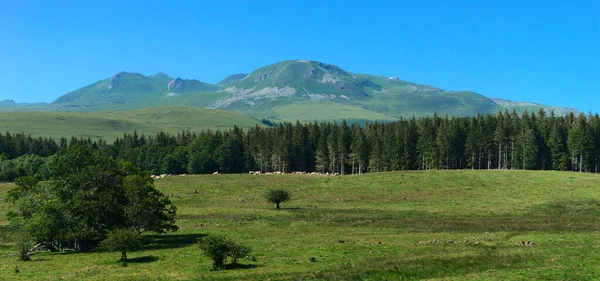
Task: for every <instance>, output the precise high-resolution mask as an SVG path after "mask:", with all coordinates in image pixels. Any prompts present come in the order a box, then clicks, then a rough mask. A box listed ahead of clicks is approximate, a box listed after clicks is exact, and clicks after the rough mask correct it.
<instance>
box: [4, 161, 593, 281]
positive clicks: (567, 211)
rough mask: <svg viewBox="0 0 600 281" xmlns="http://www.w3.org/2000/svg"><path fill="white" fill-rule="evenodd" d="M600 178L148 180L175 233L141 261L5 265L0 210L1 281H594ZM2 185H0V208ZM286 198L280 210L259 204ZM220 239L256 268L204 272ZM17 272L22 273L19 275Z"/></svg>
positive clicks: (8, 241)
mask: <svg viewBox="0 0 600 281" xmlns="http://www.w3.org/2000/svg"><path fill="white" fill-rule="evenodd" d="M599 180H600V176H598V175H595V174H586V173H572V172H544V171H470V170H462V171H411V172H391V173H373V174H363V175H348V176H342V177H324V176H311V175H201V176H190V175H188V176H170V177H165V178H160V179H156V180H155V185H156V187H157V188H158V189H159V190H161V191H162V192H163V193H165V194H167V195H169V196H170V197H171V199H172V200H173V202H174V204H175V205H176V206H177V207H178V222H177V224H178V225H179V227H180V230H179V231H178V232H175V233H169V234H166V235H152V234H148V235H145V245H144V249H143V250H141V251H138V252H131V253H128V256H129V257H130V259H131V261H130V262H129V264H128V266H127V267H122V266H121V265H120V264H119V263H118V262H117V261H118V259H119V258H120V253H115V252H112V253H111V252H90V253H78V252H64V253H49V252H47V253H41V254H38V255H35V256H33V257H32V261H30V262H19V261H17V259H16V257H10V256H9V254H10V253H11V252H13V248H14V241H15V237H14V235H12V233H11V232H10V228H9V227H8V222H7V221H6V218H5V214H6V213H7V212H8V211H9V210H10V205H9V204H8V203H7V202H6V201H5V200H4V199H2V200H0V276H1V277H0V279H2V280H5V279H6V280H414V279H428V280H592V279H598V278H600V267H598V260H600V241H599V239H600V232H599V230H600V183H599V182H600V181H599ZM11 187H12V184H0V197H2V198H4V197H5V195H6V193H7V191H8V190H9V189H10V188H11ZM272 188H283V189H286V190H288V191H289V192H290V193H291V195H292V200H291V201H290V202H285V203H282V204H281V208H282V209H281V210H276V209H275V205H274V204H270V203H267V202H266V201H265V200H264V198H263V194H264V193H265V191H266V190H268V189H272ZM213 233H215V234H216V233H219V234H224V235H225V236H227V237H230V238H232V239H233V240H235V241H236V242H240V243H243V244H245V245H248V246H250V247H252V249H253V252H252V254H251V255H253V256H255V257H256V259H255V260H251V259H250V260H246V259H244V260H241V261H240V263H241V265H239V266H235V267H231V268H229V269H227V270H224V271H210V268H211V260H210V259H209V258H206V257H204V256H202V255H201V254H200V251H199V249H198V247H197V246H196V245H195V242H196V241H197V240H198V239H200V238H201V237H203V236H204V235H206V234H213ZM15 267H18V268H19V271H20V272H19V273H15V272H14V271H15Z"/></svg>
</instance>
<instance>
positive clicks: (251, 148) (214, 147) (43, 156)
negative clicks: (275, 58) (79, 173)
mask: <svg viewBox="0 0 600 281" xmlns="http://www.w3.org/2000/svg"><path fill="white" fill-rule="evenodd" d="M74 144H85V145H88V146H91V147H92V148H94V149H98V150H102V151H103V152H105V153H107V154H109V155H111V156H112V157H113V158H114V159H120V160H125V161H129V162H132V163H133V164H134V165H136V166H139V167H141V168H142V169H144V170H147V171H150V172H151V173H154V174H184V173H193V174H202V173H213V172H220V173H242V172H247V171H261V172H274V171H281V172H284V173H288V172H292V171H302V172H319V173H339V174H356V173H365V172H381V171H394V170H427V169H528V170H562V171H567V170H568V171H585V172H598V171H599V170H600V117H599V116H598V115H597V114H596V115H591V114H588V115H584V114H581V115H579V116H575V115H573V114H568V115H566V116H555V115H554V114H553V113H550V114H548V113H546V112H545V111H543V110H540V111H539V112H537V113H535V114H534V113H527V112H525V113H523V114H517V113H516V112H514V111H513V112H508V111H505V112H499V113H497V114H487V115H481V114H480V115H478V116H475V117H447V116H443V117H442V116H438V115H435V114H434V115H433V116H427V117H418V118H416V117H412V118H401V119H399V120H398V121H395V122H387V123H382V122H372V123H366V124H365V125H364V126H360V125H358V124H347V123H346V122H345V121H342V122H340V123H335V122H320V123H319V122H312V123H307V124H301V123H299V122H296V123H295V124H292V123H280V124H278V125H276V126H273V127H261V126H256V127H254V128H251V129H248V130H242V129H240V128H238V127H234V128H233V129H231V130H225V131H204V132H199V133H192V132H183V133H178V134H177V135H169V134H167V133H163V132H161V133H158V134H156V135H153V136H145V135H138V134H137V133H136V132H134V133H132V134H125V135H124V136H123V137H122V138H118V139H117V140H116V141H115V142H114V143H112V144H107V143H106V142H103V141H92V140H90V139H76V138H71V139H70V140H69V141H67V139H64V138H63V139H61V140H60V141H59V142H58V143H56V142H54V141H53V140H52V139H40V138H38V139H35V138H31V137H29V136H25V135H23V134H16V135H10V134H8V133H7V134H5V135H2V134H0V152H1V153H2V154H1V155H2V156H0V159H2V162H0V179H3V180H10V176H7V171H10V170H11V169H13V174H14V170H15V169H16V168H15V167H17V166H19V165H21V166H22V167H21V166H19V167H21V168H19V169H21V170H19V169H17V171H18V172H19V173H18V174H30V175H37V176H38V177H40V178H47V177H50V176H51V171H47V170H45V169H44V165H45V163H47V162H49V161H52V158H53V155H54V154H55V153H56V152H58V151H60V150H61V149H64V148H66V147H69V146H72V145H74ZM23 163H26V164H23ZM13 176H14V175H13Z"/></svg>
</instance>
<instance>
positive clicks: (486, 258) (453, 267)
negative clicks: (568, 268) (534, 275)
mask: <svg viewBox="0 0 600 281" xmlns="http://www.w3.org/2000/svg"><path fill="white" fill-rule="evenodd" d="M535 260H536V259H535V257H533V256H531V255H524V254H501V253H496V252H495V251H489V252H487V253H481V254H475V255H468V256H461V257H429V258H421V259H416V260H403V259H395V258H385V257H378V258H370V259H366V260H364V261H362V262H360V263H358V264H356V265H350V264H348V265H343V266H341V267H340V268H338V269H333V270H326V271H322V272H317V273H315V274H314V275H315V277H316V279H318V280H321V279H323V280H418V279H432V278H448V277H451V276H464V275H468V274H475V273H479V272H484V271H488V270H518V269H522V268H526V267H529V266H531V265H530V263H531V262H532V261H535Z"/></svg>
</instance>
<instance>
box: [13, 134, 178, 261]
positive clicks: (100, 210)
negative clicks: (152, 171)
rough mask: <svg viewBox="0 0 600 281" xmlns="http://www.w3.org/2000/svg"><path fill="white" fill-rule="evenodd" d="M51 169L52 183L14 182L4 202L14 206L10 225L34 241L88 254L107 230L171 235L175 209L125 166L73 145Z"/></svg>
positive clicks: (147, 179)
mask: <svg viewBox="0 0 600 281" xmlns="http://www.w3.org/2000/svg"><path fill="white" fill-rule="evenodd" d="M53 165H54V167H52V170H53V171H55V174H56V175H55V176H54V178H53V179H52V180H50V181H47V182H42V183H39V182H37V180H35V179H34V178H25V179H21V180H18V181H17V182H16V187H15V188H14V189H13V190H11V191H10V196H8V198H7V199H9V200H10V201H11V202H12V203H14V205H15V206H16V211H14V212H12V213H10V214H9V219H10V221H11V223H12V224H14V225H15V226H16V227H18V228H21V229H22V230H23V231H26V232H28V233H29V234H30V235H31V236H32V237H34V239H35V240H37V242H43V243H48V244H53V245H55V246H57V247H58V248H61V247H62V246H63V245H69V246H72V247H74V248H75V249H79V250H89V249H91V248H92V247H93V246H94V245H96V244H97V243H98V242H99V241H101V240H103V239H104V238H105V237H106V234H107V233H108V232H109V231H111V230H113V229H119V228H124V227H127V228H129V229H132V230H135V231H137V232H138V233H142V232H144V231H151V232H157V233H162V232H165V231H175V230H177V226H176V225H175V220H174V217H175V212H176V208H175V206H173V205H172V203H171V202H170V201H169V199H168V198H167V197H165V196H164V195H163V194H162V193H160V192H159V191H158V190H156V189H154V186H153V182H152V179H151V178H150V176H149V174H147V173H144V172H142V171H141V170H140V169H137V168H135V167H133V166H132V165H131V164H128V163H121V162H117V161H115V160H113V159H112V158H111V157H109V156H107V155H104V154H102V153H101V152H100V151H94V150H92V148H91V147H89V146H86V145H75V146H72V147H70V148H68V149H66V150H64V151H63V153H61V154H60V155H59V157H58V159H57V160H56V161H55V162H54V163H53Z"/></svg>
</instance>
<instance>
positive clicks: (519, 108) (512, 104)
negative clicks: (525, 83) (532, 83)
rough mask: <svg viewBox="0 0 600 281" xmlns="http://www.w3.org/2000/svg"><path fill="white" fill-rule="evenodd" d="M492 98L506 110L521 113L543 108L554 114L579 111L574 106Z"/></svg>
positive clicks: (535, 111) (576, 112)
mask: <svg viewBox="0 0 600 281" xmlns="http://www.w3.org/2000/svg"><path fill="white" fill-rule="evenodd" d="M492 100H493V101H494V102H495V103H497V104H498V105H500V106H502V107H503V108H506V109H507V110H508V111H513V110H514V111H516V112H517V113H519V114H521V113H523V112H525V111H527V112H533V113H538V111H539V110H540V109H544V111H546V112H547V113H550V112H554V114H556V115H566V114H569V113H571V112H572V113H573V114H575V115H577V114H579V113H580V112H579V110H577V109H575V108H569V107H561V106H548V105H543V104H538V103H533V102H520V101H510V100H503V99H495V98H492Z"/></svg>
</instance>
